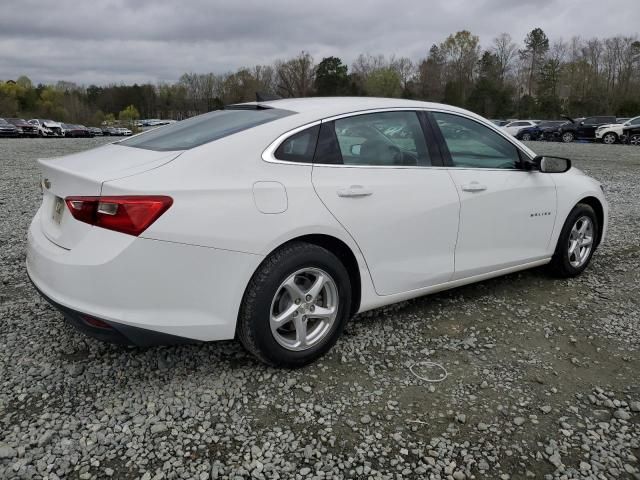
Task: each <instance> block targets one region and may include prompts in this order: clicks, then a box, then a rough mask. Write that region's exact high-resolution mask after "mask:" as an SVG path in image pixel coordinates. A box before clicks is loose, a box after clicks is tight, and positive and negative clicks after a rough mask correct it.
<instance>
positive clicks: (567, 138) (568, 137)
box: [562, 132, 573, 143]
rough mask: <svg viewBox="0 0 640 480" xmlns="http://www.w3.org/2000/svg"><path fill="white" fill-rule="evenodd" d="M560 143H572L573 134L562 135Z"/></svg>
mask: <svg viewBox="0 0 640 480" xmlns="http://www.w3.org/2000/svg"><path fill="white" fill-rule="evenodd" d="M562 141H563V142H565V143H571V142H573V133H569V132H567V133H565V134H564V135H562Z"/></svg>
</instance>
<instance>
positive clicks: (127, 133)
mask: <svg viewBox="0 0 640 480" xmlns="http://www.w3.org/2000/svg"><path fill="white" fill-rule="evenodd" d="M116 132H117V133H116V135H120V136H122V137H128V136H130V135H133V132H132V131H131V130H129V129H128V128H124V127H117V128H116Z"/></svg>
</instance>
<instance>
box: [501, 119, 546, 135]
mask: <svg viewBox="0 0 640 480" xmlns="http://www.w3.org/2000/svg"><path fill="white" fill-rule="evenodd" d="M538 122H539V120H516V121H515V122H510V123H507V124H506V125H505V126H504V127H502V128H503V129H504V130H506V132H507V133H508V134H510V135H513V136H514V137H515V136H516V135H517V134H518V132H519V131H520V130H522V129H523V128H527V127H535V126H536V125H537V124H538Z"/></svg>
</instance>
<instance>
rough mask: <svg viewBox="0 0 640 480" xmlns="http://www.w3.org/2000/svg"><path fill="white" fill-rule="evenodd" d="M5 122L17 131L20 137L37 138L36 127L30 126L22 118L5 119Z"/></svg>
mask: <svg viewBox="0 0 640 480" xmlns="http://www.w3.org/2000/svg"><path fill="white" fill-rule="evenodd" d="M5 120H6V121H7V122H9V123H10V124H12V125H15V127H16V128H17V129H18V133H19V134H20V136H21V137H37V136H38V127H36V126H35V125H31V124H30V123H29V122H27V121H26V120H25V119H23V118H5Z"/></svg>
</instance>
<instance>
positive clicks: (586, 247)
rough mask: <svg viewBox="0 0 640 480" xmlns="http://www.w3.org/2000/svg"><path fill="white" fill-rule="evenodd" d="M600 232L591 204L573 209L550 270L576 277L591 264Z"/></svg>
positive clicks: (564, 227) (554, 272)
mask: <svg viewBox="0 0 640 480" xmlns="http://www.w3.org/2000/svg"><path fill="white" fill-rule="evenodd" d="M599 232H600V225H599V224H598V217H597V216H596V213H595V212H594V210H593V208H592V207H591V206H590V205H587V204H584V203H579V204H578V205H576V206H575V207H574V209H573V210H571V213H569V216H568V217H567V220H566V221H565V223H564V226H563V227H562V231H561V232H560V238H559V239H558V244H557V245H556V251H555V253H554V254H553V258H552V260H551V263H550V264H549V270H550V271H551V273H552V274H554V275H555V276H558V277H565V278H566V277H575V276H576V275H579V274H581V273H582V272H583V271H584V270H585V269H586V268H587V266H588V265H589V262H590V261H591V257H592V256H593V252H594V251H595V249H596V246H597V239H598V235H599Z"/></svg>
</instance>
